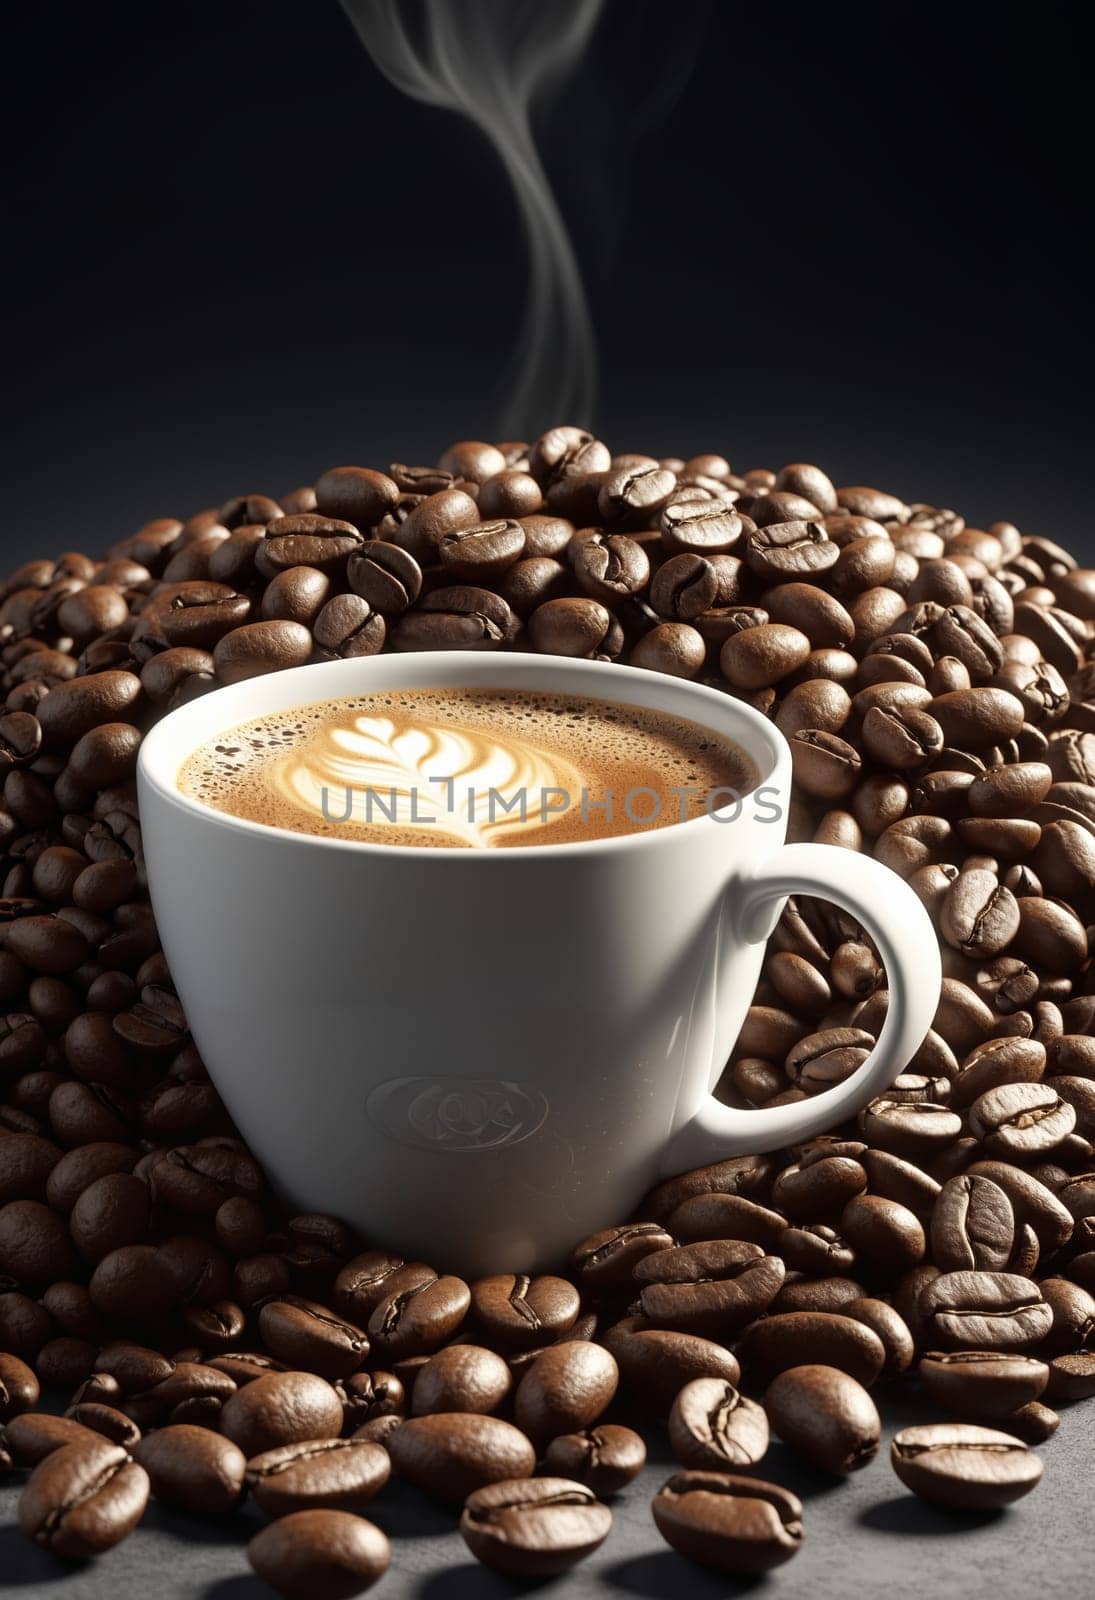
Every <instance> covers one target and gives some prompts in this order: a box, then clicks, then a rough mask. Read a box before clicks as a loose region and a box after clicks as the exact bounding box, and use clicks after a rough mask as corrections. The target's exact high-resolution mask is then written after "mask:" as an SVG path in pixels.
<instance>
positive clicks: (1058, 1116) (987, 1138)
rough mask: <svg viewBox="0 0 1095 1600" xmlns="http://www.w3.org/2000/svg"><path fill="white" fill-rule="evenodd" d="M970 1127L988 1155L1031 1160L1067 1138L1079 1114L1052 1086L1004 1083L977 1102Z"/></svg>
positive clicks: (973, 1106) (970, 1116)
mask: <svg viewBox="0 0 1095 1600" xmlns="http://www.w3.org/2000/svg"><path fill="white" fill-rule="evenodd" d="M969 1124H970V1132H971V1133H972V1134H973V1135H974V1137H975V1138H978V1139H980V1140H981V1142H982V1144H983V1145H984V1148H985V1151H986V1152H987V1153H988V1154H989V1155H994V1156H1005V1157H1006V1156H1012V1157H1013V1158H1015V1157H1017V1158H1019V1159H1024V1158H1026V1159H1029V1158H1031V1157H1036V1156H1038V1155H1042V1154H1044V1153H1045V1152H1046V1151H1049V1150H1053V1149H1055V1148H1056V1147H1057V1146H1058V1145H1059V1144H1061V1142H1062V1141H1063V1140H1064V1139H1066V1138H1067V1137H1068V1135H1069V1134H1070V1133H1071V1132H1072V1130H1073V1129H1074V1128H1075V1126H1076V1111H1075V1108H1074V1107H1073V1106H1071V1105H1069V1103H1068V1101H1067V1100H1062V1099H1061V1097H1060V1095H1059V1094H1058V1093H1057V1091H1056V1090H1055V1089H1054V1088H1053V1087H1052V1085H1051V1084H1048V1083H1005V1084H1002V1085H1001V1086H1000V1087H999V1088H997V1089H989V1090H987V1091H986V1093H984V1094H983V1095H980V1096H979V1097H978V1099H976V1100H975V1101H974V1103H973V1105H972V1106H971V1107H970V1111H969Z"/></svg>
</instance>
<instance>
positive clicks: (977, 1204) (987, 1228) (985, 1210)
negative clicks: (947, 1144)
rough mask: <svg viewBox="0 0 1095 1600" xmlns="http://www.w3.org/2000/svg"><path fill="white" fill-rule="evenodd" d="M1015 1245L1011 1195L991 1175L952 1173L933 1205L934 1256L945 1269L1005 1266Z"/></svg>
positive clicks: (991, 1269)
mask: <svg viewBox="0 0 1095 1600" xmlns="http://www.w3.org/2000/svg"><path fill="white" fill-rule="evenodd" d="M1014 1247H1015V1214H1014V1212H1013V1211H1012V1207H1011V1201H1010V1200H1009V1199H1008V1197H1007V1195H1006V1194H1005V1193H1004V1191H1003V1189H1001V1188H1000V1187H999V1185H998V1184H995V1183H993V1181H992V1179H991V1178H984V1177H980V1176H978V1175H977V1174H970V1173H968V1172H964V1173H960V1174H959V1175H958V1176H956V1177H953V1178H949V1179H948V1180H947V1182H946V1183H945V1184H944V1185H943V1187H942V1189H941V1190H940V1192H939V1195H938V1197H937V1199H936V1201H935V1205H934V1207H933V1209H932V1217H931V1248H932V1259H933V1261H934V1262H935V1264H936V1266H937V1267H939V1269H940V1271H942V1272H972V1271H982V1272H1002V1271H1003V1270H1004V1269H1005V1268H1006V1267H1007V1265H1008V1262H1009V1261H1010V1260H1011V1256H1012V1251H1013V1249H1014Z"/></svg>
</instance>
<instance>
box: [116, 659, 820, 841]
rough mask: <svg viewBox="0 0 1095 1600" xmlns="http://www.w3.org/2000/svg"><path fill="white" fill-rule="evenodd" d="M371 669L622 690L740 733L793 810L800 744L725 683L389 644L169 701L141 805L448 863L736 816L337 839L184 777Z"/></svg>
mask: <svg viewBox="0 0 1095 1600" xmlns="http://www.w3.org/2000/svg"><path fill="white" fill-rule="evenodd" d="M602 674H603V675H604V676H603V677H602V676H601V675H602ZM372 677H375V678H378V679H380V680H381V681H380V682H378V683H377V684H376V685H375V687H377V688H418V689H441V688H454V689H459V688H480V687H495V688H517V689H520V688H529V689H539V690H542V691H547V692H551V691H552V690H554V691H555V692H557V693H561V694H575V695H583V694H584V695H586V696H587V697H588V698H591V699H603V700H619V701H622V702H623V703H624V704H630V705H641V706H647V707H649V708H650V709H651V710H655V711H659V710H660V711H664V712H666V713H668V714H669V715H677V716H682V717H687V718H689V719H690V720H691V721H693V722H699V723H701V724H702V725H704V726H707V727H712V728H713V729H714V730H715V731H718V732H722V733H723V734H724V735H725V736H727V737H729V738H732V739H734V740H735V741H736V742H737V743H739V744H741V745H742V747H743V748H744V749H745V751H746V754H747V755H749V756H750V758H751V759H752V760H754V761H755V762H756V764H757V766H758V769H759V771H760V779H759V782H758V783H757V784H756V785H755V786H754V788H752V789H751V790H750V791H749V793H750V794H756V793H757V791H758V790H759V789H760V788H762V787H764V786H765V785H771V786H774V787H775V788H776V789H777V791H778V793H779V796H780V800H781V803H782V805H783V806H784V808H786V805H787V801H788V798H789V795H790V787H791V785H790V777H791V751H790V746H789V745H788V744H787V741H786V739H785V738H784V737H783V735H782V734H781V733H780V731H779V729H778V728H777V727H776V726H775V724H774V723H773V722H770V721H769V720H768V718H767V717H765V716H763V715H762V714H761V713H760V712H759V711H756V710H754V708H753V707H752V706H748V705H745V704H743V703H742V702H741V701H740V700H735V699H734V698H733V697H732V696H731V695H728V694H726V693H725V692H723V691H721V690H718V689H712V688H709V687H708V686H707V685H706V684H700V683H693V682H691V681H690V680H689V679H685V678H675V677H671V676H669V675H668V674H666V673H659V672H650V671H647V670H644V669H643V668H640V667H630V666H623V665H619V664H617V663H615V662H603V661H591V660H586V659H584V658H575V657H571V656H552V655H536V654H532V653H530V652H520V651H498V652H494V651H491V652H471V651H462V650H432V651H421V652H408V653H406V654H402V653H397V652H387V653H385V654H382V655H375V656H363V657H358V658H357V659H354V660H342V661H329V662H322V663H317V664H314V665H307V666H303V667H290V668H286V669H285V670H283V671H281V672H272V673H266V674H264V675H262V676H260V677H256V678H248V679H245V680H243V681H242V682H240V683H234V684H227V685H225V686H223V687H221V688H219V689H214V690H211V691H210V692H209V693H208V694H205V695H202V696H201V697H200V698H199V699H197V700H192V701H190V702H189V703H188V704H187V705H184V706H179V707H178V708H177V709H176V710H174V711H169V712H168V713H167V714H166V716H163V717H161V718H160V720H159V721H158V722H157V723H156V724H155V726H154V727H152V728H151V729H149V731H148V732H147V733H146V734H145V736H144V738H143V739H142V741H141V746H140V750H139V752H138V759H137V782H138V791H139V795H138V798H139V803H140V804H141V805H142V807H143V800H142V799H141V795H140V791H147V792H150V793H152V794H154V795H155V796H156V797H157V799H159V800H161V801H164V802H165V803H166V804H167V805H168V806H169V807H171V808H172V809H175V810H178V811H181V812H183V813H184V814H186V815H188V816H191V817H195V818H197V819H198V820H200V821H203V822H205V823H208V824H210V825H212V826H217V827H221V828H227V829H229V830H231V831H234V832H238V833H243V834H245V835H246V834H249V835H251V836H253V837H258V838H268V839H278V840H281V841H282V842H283V843H284V844H285V845H286V846H287V847H288V845H290V844H296V845H298V846H300V847H303V848H311V849H324V850H332V849H333V850H349V851H352V852H354V853H355V854H361V853H362V852H364V853H366V854H371V853H373V852H380V853H381V854H382V855H383V856H384V857H386V858H397V857H403V856H405V857H408V858H411V859H415V860H418V861H421V860H422V858H423V855H426V856H427V857H428V858H430V859H441V860H448V861H452V860H460V861H469V860H485V861H497V860H504V859H505V858H506V857H507V856H518V857H519V858H520V859H521V860H523V861H524V860H529V859H530V858H532V857H545V856H547V857H550V858H551V859H553V860H560V861H561V860H562V859H564V858H565V857H566V856H567V855H568V854H571V855H573V854H578V855H589V854H590V853H591V852H595V851H600V850H609V851H613V852H615V851H618V850H628V849H637V848H642V847H643V846H644V845H649V844H650V843H651V842H652V841H655V840H657V841H661V842H663V843H665V842H667V841H669V840H671V839H673V838H677V837H679V838H680V839H681V841H682V842H683V840H684V838H685V836H686V835H687V837H689V838H692V837H694V836H695V834H696V833H697V832H698V831H699V830H700V829H705V830H710V829H711V828H716V827H723V826H726V825H727V824H728V823H729V825H731V826H732V825H733V824H732V822H730V819H727V818H723V819H722V820H721V821H720V812H725V811H727V810H729V809H731V808H730V807H721V808H716V810H715V811H714V812H704V814H703V815H702V816H699V817H692V818H690V819H689V820H688V821H687V822H674V823H669V824H668V825H667V826H665V827H662V828H649V829H646V830H643V831H639V832H635V833H621V834H611V835H609V836H608V837H604V838H599V839H579V840H570V841H568V842H567V843H561V844H521V845H507V846H506V847H505V848H504V849H497V850H469V849H468V848H467V846H465V845H431V846H430V847H429V848H428V849H427V850H423V847H422V846H420V845H397V844H380V843H376V842H374V841H372V840H367V839H338V838H332V837H331V836H330V835H329V834H315V833H303V832H297V831H296V830H294V829H289V828H279V827H276V826H275V825H273V824H271V823H266V822H255V821H253V820H251V819H250V818H248V817H236V816H233V815H231V813H229V812H226V811H218V810H216V809H215V808H214V807H213V806H209V805H206V804H205V803H204V802H203V801H201V800H197V799H195V798H193V797H191V796H189V795H185V794H183V793H182V792H181V790H180V789H179V788H178V784H177V777H178V772H179V769H180V767H181V765H182V763H183V761H184V760H185V759H186V758H187V757H188V756H189V755H191V754H192V753H193V751H194V750H195V749H197V747H198V745H199V744H201V742H202V741H203V740H204V739H206V738H208V737H209V736H210V734H211V733H213V732H215V731H216V730H217V728H218V727H221V728H224V729H225V730H227V729H229V728H232V727H234V726H236V725H238V724H239V723H241V722H248V721H251V720H252V719H253V718H256V717H261V716H265V715H268V714H271V713H274V712H278V711H285V710H289V709H291V708H292V707H294V706H299V705H308V704H312V703H314V702H316V701H319V700H328V699H335V698H338V697H339V695H351V694H363V693H368V692H369V688H370V687H371V685H370V678H372ZM614 686H615V688H614ZM616 690H618V691H620V692H616ZM259 702H261V703H259ZM742 798H744V796H743V797H742Z"/></svg>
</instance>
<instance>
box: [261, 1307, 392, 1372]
mask: <svg viewBox="0 0 1095 1600" xmlns="http://www.w3.org/2000/svg"><path fill="white" fill-rule="evenodd" d="M259 1331H260V1333H261V1334H262V1338H263V1342H264V1343H265V1345H266V1347H267V1349H268V1350H269V1351H270V1353H271V1354H272V1355H274V1356H276V1357H277V1358H278V1360H279V1361H283V1362H284V1363H285V1365H286V1366H288V1367H298V1368H302V1369H303V1370H304V1371H305V1372H315V1373H318V1374H319V1376H320V1377H321V1378H327V1379H328V1380H329V1381H331V1382H332V1383H333V1382H335V1381H336V1380H337V1379H339V1378H348V1377H349V1375H350V1373H351V1372H356V1371H357V1369H358V1367H360V1366H363V1365H364V1363H365V1361H366V1359H367V1357H368V1354H369V1340H368V1338H367V1336H366V1335H365V1334H364V1333H363V1332H362V1330H361V1329H360V1328H358V1327H355V1326H354V1324H353V1323H351V1322H347V1321H345V1320H344V1319H343V1318H341V1317H338V1316H335V1315H334V1314H332V1312H330V1311H329V1310H328V1309H327V1308H326V1307H325V1306H322V1305H318V1304H317V1303H316V1302H315V1301H312V1300H302V1299H298V1298H296V1297H295V1296H294V1297H292V1298H289V1299H286V1300H268V1301H267V1302H266V1304H265V1305H264V1306H263V1307H262V1309H261V1310H260V1312H259Z"/></svg>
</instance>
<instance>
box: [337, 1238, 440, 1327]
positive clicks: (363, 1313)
mask: <svg viewBox="0 0 1095 1600" xmlns="http://www.w3.org/2000/svg"><path fill="white" fill-rule="evenodd" d="M436 1276H437V1274H436V1272H434V1270H433V1268H432V1267H427V1266H426V1265H425V1263H424V1262H411V1263H407V1262H406V1261H404V1259H403V1257H402V1256H400V1255H395V1254H393V1252H392V1251H390V1250H365V1251H363V1252H362V1254H361V1255H357V1256H354V1258H353V1260H352V1261H348V1262H347V1263H346V1265H345V1266H344V1267H343V1268H342V1269H341V1271H340V1272H339V1274H338V1276H337V1277H336V1279H335V1283H334V1301H335V1305H336V1306H337V1308H338V1310H339V1311H341V1312H342V1313H343V1315H344V1316H346V1317H348V1318H349V1319H350V1321H352V1322H358V1323H360V1324H361V1326H362V1327H364V1326H365V1325H366V1323H367V1322H368V1320H369V1318H370V1316H371V1315H372V1313H373V1312H374V1311H375V1310H376V1308H377V1306H378V1305H379V1304H380V1302H381V1301H382V1300H384V1299H385V1298H386V1297H387V1296H388V1295H389V1294H391V1293H392V1291H393V1289H397V1288H399V1287H401V1286H402V1285H403V1283H404V1282H408V1283H409V1282H418V1281H419V1279H420V1277H421V1279H422V1281H425V1280H426V1279H428V1278H431V1277H433V1278H436Z"/></svg>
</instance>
